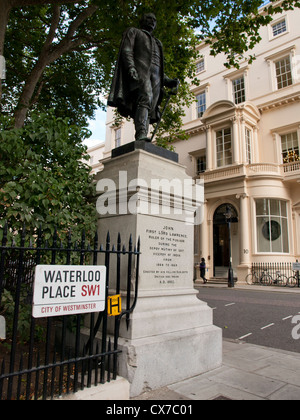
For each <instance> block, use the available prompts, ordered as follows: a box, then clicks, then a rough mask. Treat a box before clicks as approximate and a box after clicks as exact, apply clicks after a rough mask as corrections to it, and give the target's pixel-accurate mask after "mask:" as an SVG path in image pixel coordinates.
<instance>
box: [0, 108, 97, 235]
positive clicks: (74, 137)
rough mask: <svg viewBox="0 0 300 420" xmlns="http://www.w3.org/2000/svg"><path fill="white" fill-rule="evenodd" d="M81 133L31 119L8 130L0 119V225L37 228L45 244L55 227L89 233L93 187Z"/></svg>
mask: <svg viewBox="0 0 300 420" xmlns="http://www.w3.org/2000/svg"><path fill="white" fill-rule="evenodd" d="M84 135H85V133H84V132H83V131H82V129H80V128H78V127H77V126H72V125H70V124H69V122H68V120H67V119H62V118H56V117H55V116H54V115H53V112H51V111H50V113H48V114H47V115H44V114H39V115H38V116H35V115H33V116H32V121H31V123H28V124H26V126H25V127H24V128H19V129H17V128H14V129H11V128H10V122H9V121H8V120H7V119H6V118H3V116H2V117H0V157H1V159H0V220H5V221H7V222H8V223H9V225H10V226H12V227H13V228H14V229H16V230H19V229H21V228H22V226H23V224H24V223H26V224H27V225H29V226H31V227H33V228H36V229H37V228H39V226H42V227H43V230H44V233H45V238H46V239H49V238H50V236H51V235H53V233H54V229H55V227H57V228H58V230H59V232H65V233H66V232H67V231H68V229H70V228H71V229H72V231H73V232H74V235H75V238H79V237H80V233H81V231H82V229H83V228H85V230H86V233H87V234H89V233H92V232H94V231H95V224H96V209H95V207H96V206H95V203H94V196H95V187H94V185H93V183H92V177H91V176H90V167H89V166H88V165H87V164H86V163H84V159H86V157H85V155H86V147H85V146H83V145H82V144H81V139H82V137H83V136H84Z"/></svg>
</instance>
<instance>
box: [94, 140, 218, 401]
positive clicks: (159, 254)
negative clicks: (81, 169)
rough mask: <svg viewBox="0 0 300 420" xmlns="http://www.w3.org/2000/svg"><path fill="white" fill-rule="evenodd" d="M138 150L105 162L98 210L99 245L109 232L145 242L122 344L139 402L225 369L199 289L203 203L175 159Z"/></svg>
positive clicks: (124, 366)
mask: <svg viewBox="0 0 300 420" xmlns="http://www.w3.org/2000/svg"><path fill="white" fill-rule="evenodd" d="M153 147H154V148H155V146H153ZM133 149H134V150H132V151H129V152H127V153H126V154H124V155H123V154H122V153H121V154H120V156H117V157H114V158H113V159H111V160H110V161H108V162H106V163H105V166H104V171H103V172H101V173H100V174H99V175H98V179H97V181H98V184H97V190H98V192H99V199H98V201H97V206H98V210H99V212H100V213H101V214H100V215H99V228H98V230H99V236H100V240H101V242H103V243H104V242H105V235H106V232H107V230H109V231H110V235H111V241H112V243H114V242H116V240H117V236H118V233H119V232H120V233H121V236H122V239H123V241H124V243H128V238H129V236H130V234H132V237H133V243H137V241H138V237H140V239H141V252H142V255H141V259H140V272H139V294H138V302H137V306H136V309H135V310H134V312H133V314H132V315H131V322H130V326H129V329H128V330H127V327H126V322H125V321H124V323H123V324H122V325H121V332H120V339H119V343H120V346H121V348H122V349H123V353H122V354H121V355H120V359H119V360H120V366H119V374H120V375H121V376H124V377H126V378H127V379H128V380H129V381H130V383H131V396H137V395H139V394H141V393H142V392H143V391H144V390H149V388H150V389H156V388H159V387H162V386H166V385H169V384H171V383H175V382H177V381H180V380H183V379H186V378H189V377H192V376H195V375H198V374H201V373H203V372H207V371H209V370H212V369H215V368H217V367H219V366H220V365H221V363H222V331H221V330H220V329H219V328H217V327H215V326H214V325H213V320H212V310H211V309H210V308H209V307H208V305H207V304H206V303H204V302H202V301H200V300H199V299H198V298H197V291H196V290H195V289H194V287H193V275H194V272H193V271H194V261H193V260H194V213H195V205H196V204H197V200H198V201H201V199H203V196H202V197H199V194H198V196H195V195H194V196H192V195H191V190H192V188H191V185H192V182H191V179H190V178H189V177H188V176H187V175H186V172H185V168H184V167H183V166H181V165H179V164H178V163H176V158H174V156H173V157H172V159H171V160H170V156H167V157H165V156H164V155H163V154H162V156H160V152H159V148H156V149H157V150H155V149H153V148H152V149H151V152H147V151H145V150H142V149H140V148H139V149H135V148H133ZM153 153H155V154H153ZM117 155H118V154H117ZM198 193H199V191H198ZM198 206H199V203H198ZM105 209H106V210H105ZM105 211H107V213H106V214H104V213H105ZM124 274H125V273H124ZM112 277H114V275H112ZM124 277H125V278H126V276H125V275H124ZM124 288H125V285H124Z"/></svg>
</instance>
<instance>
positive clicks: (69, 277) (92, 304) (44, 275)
mask: <svg viewBox="0 0 300 420" xmlns="http://www.w3.org/2000/svg"><path fill="white" fill-rule="evenodd" d="M105 287H106V267H105V266H81V265H38V266H37V267H36V271H35V280H34V292H33V309H32V316H33V317H34V318H47V317H52V316H62V315H75V314H83V313H91V312H103V311H104V310H105V305H106V302H105Z"/></svg>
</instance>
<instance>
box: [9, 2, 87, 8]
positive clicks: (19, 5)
mask: <svg viewBox="0 0 300 420" xmlns="http://www.w3.org/2000/svg"><path fill="white" fill-rule="evenodd" d="M84 1H85V0H10V2H11V6H12V7H23V6H39V5H43V4H53V5H62V4H72V3H82V2H84Z"/></svg>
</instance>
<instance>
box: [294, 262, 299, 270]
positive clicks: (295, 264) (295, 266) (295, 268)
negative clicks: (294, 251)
mask: <svg viewBox="0 0 300 420" xmlns="http://www.w3.org/2000/svg"><path fill="white" fill-rule="evenodd" d="M293 271H300V263H293Z"/></svg>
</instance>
